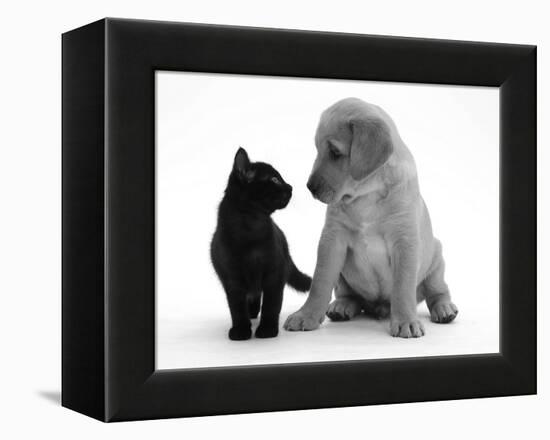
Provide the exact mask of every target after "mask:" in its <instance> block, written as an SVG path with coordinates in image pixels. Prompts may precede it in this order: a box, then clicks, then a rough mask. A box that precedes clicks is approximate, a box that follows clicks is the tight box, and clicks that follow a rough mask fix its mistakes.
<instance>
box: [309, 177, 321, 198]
mask: <svg viewBox="0 0 550 440" xmlns="http://www.w3.org/2000/svg"><path fill="white" fill-rule="evenodd" d="M320 187H321V185H320V182H319V180H318V179H315V178H313V176H312V177H310V178H309V180H308V181H307V189H309V192H310V193H311V194H312V195H313V197H317V194H318V193H319V188H320Z"/></svg>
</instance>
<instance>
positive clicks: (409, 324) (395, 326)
mask: <svg viewBox="0 0 550 440" xmlns="http://www.w3.org/2000/svg"><path fill="white" fill-rule="evenodd" d="M390 333H391V335H392V336H394V337H400V338H419V337H421V336H424V326H423V325H422V323H421V322H420V321H419V320H418V319H408V320H407V319H405V320H397V319H396V320H394V319H392V320H391V326H390Z"/></svg>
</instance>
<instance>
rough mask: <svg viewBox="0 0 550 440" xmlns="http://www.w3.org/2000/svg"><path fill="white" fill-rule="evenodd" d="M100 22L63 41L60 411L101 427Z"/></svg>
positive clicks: (101, 170)
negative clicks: (79, 415)
mask: <svg viewBox="0 0 550 440" xmlns="http://www.w3.org/2000/svg"><path fill="white" fill-rule="evenodd" d="M104 25H105V23H104V20H100V21H97V22H94V23H91V24H89V25H86V26H83V27H81V28H78V29H75V30H73V31H70V32H67V33H65V34H63V35H62V125H63V127H62V237H63V238H62V406H64V407H67V408H70V409H72V410H75V411H77V412H80V413H82V414H85V415H88V416H90V417H93V418H96V419H98V420H101V421H104V420H105V380H104V379H105V369H104V368H105V364H104V359H105V339H104V336H105V334H104V322H105V316H104V293H105V292H104V284H103V283H104V241H103V236H104V208H105V206H104V189H105V187H104V181H103V176H104V171H105V170H104V150H103V149H104V138H103V136H104V122H105V121H104V98H105V95H104Z"/></svg>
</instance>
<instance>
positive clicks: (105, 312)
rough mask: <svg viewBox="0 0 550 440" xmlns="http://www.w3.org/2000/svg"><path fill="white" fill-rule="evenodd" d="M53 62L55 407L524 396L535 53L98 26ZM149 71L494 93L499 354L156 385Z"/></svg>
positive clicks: (294, 404)
mask: <svg viewBox="0 0 550 440" xmlns="http://www.w3.org/2000/svg"><path fill="white" fill-rule="evenodd" d="M62 50H63V63H62V64H63V66H62V68H63V98H62V99H63V114H62V119H63V130H62V133H63V146H62V148H63V194H62V196H63V216H62V218H63V278H62V279H63V293H62V304H63V305H62V307H63V324H62V327H63V328H62V330H63V341H62V342H63V343H62V349H63V362H62V366H63V371H62V386H63V388H62V404H63V405H64V406H66V407H68V408H71V409H74V410H76V411H79V412H82V413H84V414H87V415H89V416H91V417H95V418H97V419H99V420H103V421H119V420H132V419H144V418H163V417H181V416H199V415H209V414H227V413H242V412H252V411H276V410H289V409H304V408H323V407H336V406H352V405H366V404H375V403H394V402H411V401H426V400H443V399H464V398H473V397H489V396H508V395H519V394H533V393H535V392H536V47H535V46H526V45H510V44H494V43H474V42H462V41H446V40H427V39H413V38H401V37H382V36H367V35H355V34H337V33H323V32H306V31H295V30H279V29H258V28H245V27H231V26H217V25H216V26H215V25H201V24H183V23H167V22H152V21H138V20H121V19H104V20H101V21H98V22H95V23H92V24H90V25H87V26H84V27H82V28H79V29H76V30H73V31H71V32H68V33H66V34H63V38H62ZM156 70H173V71H193V72H218V73H233V74H245V75H246V74H248V75H251V74H252V75H281V76H291V77H314V78H338V79H354V80H376V81H400V82H413V83H431V84H461V85H477V86H493V87H499V88H500V194H501V200H500V298H501V310H500V312H501V315H500V316H501V318H500V353H498V354H487V355H468V356H441V357H430V358H412V359H384V360H365V361H353V362H320V363H307V364H287V365H264V366H249V367H227V368H202V369H182V370H157V371H156V370H155V253H154V250H155V186H154V185H155V142H154V141H155V139H154V137H155V115H154V113H155V106H154V99H155V95H154V93H155V84H154V74H155V71H156ZM465 172H467V170H465ZM346 384H353V386H346ZM321 385H322V386H321ZM258 389H262V390H263V391H262V392H261V393H259V392H257V391H256V390H258Z"/></svg>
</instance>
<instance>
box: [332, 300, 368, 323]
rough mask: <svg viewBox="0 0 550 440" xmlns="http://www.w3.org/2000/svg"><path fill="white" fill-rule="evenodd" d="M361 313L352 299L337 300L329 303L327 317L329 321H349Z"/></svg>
mask: <svg viewBox="0 0 550 440" xmlns="http://www.w3.org/2000/svg"><path fill="white" fill-rule="evenodd" d="M359 313H361V305H360V304H359V302H358V301H356V300H355V299H353V298H338V299H337V300H335V301H333V302H332V303H330V305H329V306H328V310H327V316H328V317H329V319H330V320H331V321H349V320H350V319H352V318H354V317H355V316H357V315H358V314H359Z"/></svg>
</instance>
